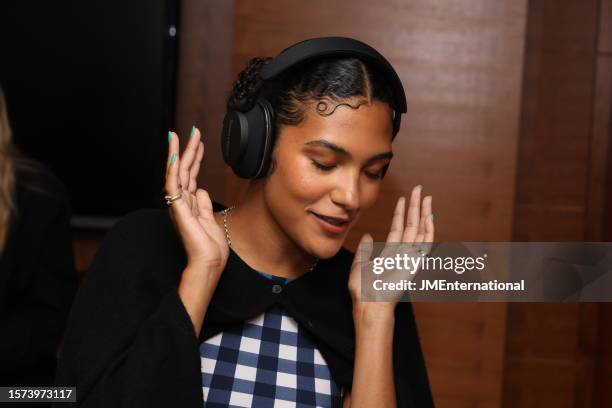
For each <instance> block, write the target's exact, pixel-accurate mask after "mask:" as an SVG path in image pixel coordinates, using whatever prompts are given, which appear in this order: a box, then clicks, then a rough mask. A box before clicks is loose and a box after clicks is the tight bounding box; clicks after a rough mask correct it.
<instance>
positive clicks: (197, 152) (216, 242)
mask: <svg viewBox="0 0 612 408" xmlns="http://www.w3.org/2000/svg"><path fill="white" fill-rule="evenodd" d="M200 136H201V135H200V131H199V130H198V129H197V128H196V127H193V128H192V130H191V135H190V137H189V142H188V143H187V146H186V147H185V151H184V152H183V155H182V156H181V155H179V138H178V135H177V134H176V133H174V132H168V143H169V148H168V162H167V164H166V184H165V190H166V194H167V195H168V196H176V195H177V194H179V193H180V194H181V198H179V199H177V200H175V201H174V202H172V205H170V208H169V211H170V218H171V219H172V222H173V223H174V226H175V228H176V229H177V231H178V233H179V235H180V237H181V240H182V242H183V246H184V248H185V252H186V253H187V260H188V266H191V267H193V268H195V269H200V268H202V269H206V270H211V269H212V270H214V271H216V272H217V274H218V275H219V274H220V273H221V271H223V269H225V265H226V263H227V258H228V256H229V247H228V245H227V241H226V238H225V232H224V231H223V230H222V228H221V227H220V226H219V225H218V224H217V222H216V221H215V218H214V217H213V206H212V202H211V200H210V196H209V195H208V192H207V191H206V190H204V189H201V188H198V186H197V177H198V173H199V171H200V163H201V162H202V159H203V157H204V143H202V142H201V141H200ZM216 278H218V276H216Z"/></svg>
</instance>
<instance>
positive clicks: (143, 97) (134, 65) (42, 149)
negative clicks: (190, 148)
mask: <svg viewBox="0 0 612 408" xmlns="http://www.w3.org/2000/svg"><path fill="white" fill-rule="evenodd" d="M177 12H178V0H130V1H121V0H87V1H65V0H62V1H44V0H29V1H13V2H3V5H2V9H1V11H0V50H1V52H0V55H2V57H1V62H0V82H1V83H2V84H3V87H4V89H5V93H6V98H7V100H8V101H9V103H8V108H9V117H10V119H11V123H12V126H13V130H14V135H15V137H14V139H15V142H16V144H17V146H19V147H20V148H21V150H22V151H24V152H25V153H26V154H27V155H29V156H31V157H34V158H36V159H39V160H40V161H42V162H44V163H46V164H47V165H48V166H50V167H51V169H52V170H53V171H54V172H55V173H56V174H57V175H58V176H59V177H60V178H61V179H62V180H63V181H64V182H65V184H66V185H67V187H68V190H69V193H70V198H71V200H72V204H73V211H74V215H75V217H74V218H73V224H74V225H76V226H104V225H109V224H110V222H112V220H114V219H115V218H117V217H119V216H122V215H124V214H125V213H126V212H129V211H131V210H135V209H137V208H141V207H148V206H156V205H159V204H161V203H162V200H161V196H160V192H161V187H162V185H163V184H162V177H163V169H164V161H165V159H164V157H165V154H166V146H167V142H166V140H167V139H166V138H167V136H166V135H167V131H168V129H171V127H172V126H173V119H174V115H173V112H174V110H173V109H172V107H173V106H174V88H175V78H174V72H175V66H176V55H175V54H176V51H175V49H176V47H175V46H174V43H175V37H172V36H170V34H169V29H170V26H172V25H176V24H177Z"/></svg>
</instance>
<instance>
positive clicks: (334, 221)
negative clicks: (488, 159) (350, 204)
mask: <svg viewBox="0 0 612 408" xmlns="http://www.w3.org/2000/svg"><path fill="white" fill-rule="evenodd" d="M312 213H313V214H314V215H315V216H316V217H318V218H320V219H322V220H323V221H325V222H328V223H330V224H332V225H338V226H342V225H345V224H346V223H348V222H349V220H348V219H347V218H338V217H329V216H327V215H322V214H318V213H316V212H312Z"/></svg>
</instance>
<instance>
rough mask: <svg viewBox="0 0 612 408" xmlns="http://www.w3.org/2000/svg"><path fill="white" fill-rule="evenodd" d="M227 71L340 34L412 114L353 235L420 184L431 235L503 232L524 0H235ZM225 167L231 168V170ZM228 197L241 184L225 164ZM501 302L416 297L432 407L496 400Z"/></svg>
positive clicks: (380, 227)
mask: <svg viewBox="0 0 612 408" xmlns="http://www.w3.org/2000/svg"><path fill="white" fill-rule="evenodd" d="M235 10H236V16H235V21H234V27H235V32H234V38H235V43H234V50H235V54H234V62H233V75H234V76H235V75H236V74H237V73H238V71H239V70H240V69H242V68H243V66H244V64H245V62H246V61H247V60H248V59H249V58H251V57H253V56H260V55H262V56H273V55H276V54H277V53H278V52H280V51H281V50H282V49H283V48H285V47H286V46H288V45H290V44H292V43H294V42H297V41H299V40H302V39H304V38H308V37H314V36H323V35H346V36H351V37H355V38H358V39H362V40H364V41H366V42H368V43H370V44H372V45H373V46H374V47H375V48H377V49H379V50H380V51H381V52H382V53H383V54H384V55H385V56H387V58H389V60H390V61H391V63H392V64H393V65H394V67H396V69H397V71H398V73H399V75H400V77H401V78H402V81H403V83H404V86H405V88H406V92H407V96H408V110H409V113H408V115H407V117H406V118H405V120H404V121H403V127H402V131H401V134H399V135H398V137H397V139H396V141H395V142H394V146H393V150H394V152H395V153H396V154H397V155H398V156H397V157H398V158H401V160H399V159H398V160H395V161H394V162H393V164H392V165H391V167H390V170H389V173H388V175H387V178H386V180H385V182H384V186H383V190H382V193H381V196H380V198H379V202H378V204H377V205H376V206H375V208H373V209H372V210H371V211H370V214H369V216H367V215H364V217H363V218H362V220H361V223H360V224H359V225H357V226H356V227H355V229H354V230H353V232H352V234H351V235H350V237H349V239H348V241H347V246H348V247H349V248H351V249H354V247H355V244H356V242H357V240H358V239H359V237H360V236H361V234H362V233H363V232H365V231H369V232H371V233H373V235H374V237H375V239H377V240H383V239H384V237H385V236H386V233H387V231H388V225H389V222H390V215H391V211H392V208H393V205H394V203H395V201H396V199H397V197H398V196H399V195H401V194H407V193H409V191H410V189H411V188H412V186H413V185H415V184H418V183H422V184H423V185H424V187H425V193H426V194H432V195H433V196H434V208H435V213H436V225H437V235H438V236H437V239H438V240H440V241H444V240H446V241H451V240H459V241H469V240H509V239H510V237H511V229H512V214H513V203H514V174H515V157H516V145H517V139H518V123H519V106H520V91H521V86H520V84H521V76H522V59H523V43H524V30H525V19H526V4H525V1H514V0H507V1H497V2H489V1H485V0H482V1H478V0H459V1H442V0H439V1H431V0H427V1H425V0H421V1H409V2H397V1H379V2H369V1H364V0H360V1H351V2H348V1H321V0H315V1H311V2H301V1H282V2H281V1H267V2H255V1H245V0H243V1H236V3H235ZM228 173H229V171H228ZM227 180H228V183H227V196H228V197H232V198H231V199H232V200H238V199H239V197H240V195H241V192H242V191H243V189H244V188H245V183H244V182H243V181H240V180H236V179H235V178H233V176H232V175H231V174H228V175H227ZM505 308H506V305H505V304H430V303H417V304H415V310H416V314H417V320H418V324H419V329H420V334H421V338H422V342H423V348H424V350H425V358H426V362H427V365H428V369H429V374H430V377H431V383H432V388H433V392H434V398H435V400H436V406H438V407H466V406H470V407H489V406H491V407H493V406H499V405H500V403H501V385H502V381H501V377H502V369H503V350H504V337H505Z"/></svg>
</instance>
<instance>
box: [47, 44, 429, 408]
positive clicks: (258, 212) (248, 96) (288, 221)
mask: <svg viewBox="0 0 612 408" xmlns="http://www.w3.org/2000/svg"><path fill="white" fill-rule="evenodd" d="M267 62H269V59H262V58H255V59H253V60H251V61H250V62H249V64H248V66H247V67H246V68H245V69H244V70H243V71H242V72H241V73H240V76H239V78H238V80H237V82H236V84H235V86H234V89H233V92H232V95H230V98H229V100H228V108H229V109H237V106H239V105H241V104H242V103H243V102H244V100H253V99H255V98H257V97H258V96H260V95H262V94H265V95H266V97H267V98H268V99H269V101H270V104H271V106H272V108H273V110H274V112H275V116H274V117H275V120H274V127H275V134H276V135H277V137H276V141H275V142H274V149H273V154H272V156H273V157H272V162H271V165H270V167H269V169H268V171H267V172H266V173H265V177H261V178H258V179H254V180H252V181H251V183H250V184H249V188H248V191H247V193H246V195H245V198H244V199H243V200H242V201H241V202H240V203H239V204H237V205H236V206H231V207H230V208H226V209H225V210H224V211H222V212H213V205H212V202H211V200H210V198H209V196H208V193H207V192H206V191H205V190H203V189H198V188H197V184H196V179H197V174H198V172H199V170H200V163H201V161H202V160H203V157H204V144H203V142H201V140H200V139H201V135H200V132H199V131H198V129H196V128H193V129H192V132H191V135H190V140H189V143H188V145H187V146H186V148H185V151H184V152H183V153H182V154H179V141H178V137H177V135H176V134H175V133H172V132H171V133H170V134H169V139H168V140H169V156H168V164H167V169H166V186H165V188H166V193H167V194H168V195H167V196H166V199H167V202H168V204H169V205H170V211H169V214H168V213H166V212H162V211H158V210H147V211H140V212H137V213H135V214H132V215H130V216H129V217H127V218H125V219H124V220H122V221H121V222H120V223H119V225H117V227H116V228H114V229H113V231H111V233H110V234H109V237H107V239H106V240H105V242H104V244H103V246H102V248H101V249H100V252H99V253H98V255H97V256H96V259H95V260H94V264H93V266H92V268H91V270H90V271H89V273H88V275H87V277H86V278H85V282H84V284H83V287H82V289H81V290H80V291H79V294H78V295H77V300H76V302H75V305H74V307H73V310H72V312H71V317H70V320H69V327H68V330H67V333H66V341H65V348H64V350H63V353H62V356H61V359H60V368H59V369H58V381H57V384H58V385H75V384H76V386H77V400H78V401H80V402H82V405H83V406H84V407H94V406H111V405H112V406H126V407H127V406H129V407H140V406H142V407H145V406H160V407H161V406H178V407H195V406H197V405H201V404H202V402H204V405H205V406H207V407H208V406H213V407H215V406H219V407H221V406H254V407H266V406H270V407H272V406H344V407H348V406H351V407H359V406H373V407H374V406H376V407H394V406H399V407H412V406H415V407H416V406H418V407H423V406H432V405H433V404H432V402H431V395H430V392H429V386H428V381H427V375H426V372H425V369H424V364H423V360H422V355H421V350H420V345H419V343H418V337H417V335H416V327H415V324H414V317H413V316H412V310H411V309H410V305H409V303H399V304H396V303H394V302H361V301H360V300H359V299H360V294H361V289H360V283H361V280H360V275H359V273H360V262H361V251H359V250H358V252H357V256H355V257H353V254H352V253H350V252H349V251H348V250H346V249H344V248H342V244H343V242H344V239H345V237H346V234H347V233H348V231H349V229H350V227H351V226H352V225H353V224H354V223H355V222H356V221H357V219H358V217H359V216H360V215H361V213H362V212H363V211H364V210H366V209H367V208H369V207H371V206H372V205H373V204H374V203H375V201H376V199H377V197H378V193H379V189H380V184H381V180H382V177H383V176H384V173H385V171H386V169H387V167H388V165H389V163H390V160H391V154H390V152H391V141H392V136H393V130H394V128H393V120H392V119H393V112H392V110H391V106H392V104H393V102H392V101H391V95H392V94H393V90H392V89H390V86H389V84H388V83H386V82H385V81H384V79H383V77H382V76H381V75H380V73H378V72H377V71H376V70H375V69H374V68H373V67H371V66H369V65H368V64H367V63H365V62H363V61H362V60H360V59H358V58H354V57H350V56H349V57H346V56H344V57H336V56H333V57H332V56H329V55H328V56H323V57H320V58H316V59H311V60H309V61H304V62H303V63H300V64H299V66H296V67H295V69H291V70H288V71H287V72H286V73H284V74H283V75H280V76H279V77H278V78H277V79H276V80H275V81H273V82H272V83H271V84H262V75H261V70H262V66H264V65H265V64H266V63H267ZM228 126H229V127H230V128H231V124H228ZM405 207H406V206H405V200H404V199H403V198H400V199H399V200H398V203H397V206H396V209H395V213H394V217H393V221H392V228H391V231H390V233H389V235H388V241H391V242H400V241H403V242H424V241H433V231H434V227H433V219H432V216H431V197H425V198H424V199H423V202H422V205H421V188H420V186H417V187H416V188H414V189H413V191H412V194H411V197H410V205H409V208H408V226H407V227H404V218H405V216H406V214H405V213H406V208H405ZM175 231H176V232H175ZM371 241H372V239H371V237H370V236H369V235H365V236H364V237H363V238H362V240H361V243H360V245H363V244H364V243H369V242H371ZM366 261H367V259H364V260H363V262H366ZM92 319H95V320H96V321H94V322H92V321H91V320H92Z"/></svg>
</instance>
